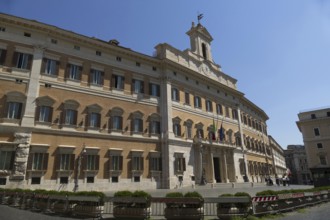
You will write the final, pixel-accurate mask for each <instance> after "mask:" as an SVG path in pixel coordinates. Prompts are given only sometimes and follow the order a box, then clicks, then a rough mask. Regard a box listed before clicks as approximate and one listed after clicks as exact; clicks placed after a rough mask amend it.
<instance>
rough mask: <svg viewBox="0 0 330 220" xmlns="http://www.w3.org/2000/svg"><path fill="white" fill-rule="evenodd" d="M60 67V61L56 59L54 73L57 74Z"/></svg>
mask: <svg viewBox="0 0 330 220" xmlns="http://www.w3.org/2000/svg"><path fill="white" fill-rule="evenodd" d="M59 69H60V61H56V68H55V74H56V75H58V71H59Z"/></svg>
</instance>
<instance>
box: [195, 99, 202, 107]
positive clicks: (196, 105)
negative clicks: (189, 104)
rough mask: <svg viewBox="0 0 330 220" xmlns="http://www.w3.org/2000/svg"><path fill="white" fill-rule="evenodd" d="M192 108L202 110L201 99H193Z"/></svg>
mask: <svg viewBox="0 0 330 220" xmlns="http://www.w3.org/2000/svg"><path fill="white" fill-rule="evenodd" d="M194 106H195V108H202V103H201V97H199V96H195V97H194Z"/></svg>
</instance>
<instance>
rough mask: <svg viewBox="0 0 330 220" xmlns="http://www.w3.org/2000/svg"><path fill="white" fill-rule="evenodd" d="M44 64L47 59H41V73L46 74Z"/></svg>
mask: <svg viewBox="0 0 330 220" xmlns="http://www.w3.org/2000/svg"><path fill="white" fill-rule="evenodd" d="M46 63H47V58H42V63H41V72H42V73H44V72H46Z"/></svg>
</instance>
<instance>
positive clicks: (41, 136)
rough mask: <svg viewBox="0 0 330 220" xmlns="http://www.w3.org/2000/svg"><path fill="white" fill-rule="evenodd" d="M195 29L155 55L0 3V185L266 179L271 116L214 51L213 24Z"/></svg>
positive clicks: (84, 186)
mask: <svg viewBox="0 0 330 220" xmlns="http://www.w3.org/2000/svg"><path fill="white" fill-rule="evenodd" d="M187 35H188V36H189V38H190V45H191V47H190V48H189V49H187V50H184V51H180V50H178V49H176V48H174V47H172V46H171V45H169V44H166V43H163V44H158V45H157V46H156V47H155V50H156V52H155V55H154V56H148V55H145V54H141V53H138V52H135V51H133V50H131V49H129V48H126V47H124V46H121V45H120V43H119V42H118V41H117V40H110V41H103V40H100V39H96V38H90V37H86V36H82V35H80V34H76V33H73V32H71V31H67V30H63V29H61V28H58V27H54V26H51V25H47V24H43V23H40V22H37V21H32V20H27V19H23V18H18V17H14V16H10V15H6V14H0V187H8V188H14V187H21V188H29V189H39V188H46V189H53V190H102V191H109V190H122V189H131V188H134V189H151V188H155V189H156V188H176V187H180V186H191V185H192V184H200V183H228V182H244V181H251V182H262V181H263V179H264V177H265V176H266V175H270V174H271V173H272V169H271V165H272V164H273V163H272V155H271V149H270V145H269V139H268V135H267V125H266V121H267V120H268V116H267V115H266V113H265V112H264V111H263V110H262V109H260V108H259V107H258V106H257V105H255V104H254V103H252V102H251V101H249V100H248V99H247V98H246V97H245V96H244V94H243V93H242V92H240V91H239V90H238V89H237V86H236V82H237V80H236V79H234V78H232V77H231V76H229V75H227V74H225V73H224V72H223V71H222V70H221V67H220V65H218V64H216V63H215V62H214V61H213V58H212V52H211V41H212V40H213V39H212V36H211V35H210V33H209V32H208V31H207V29H206V28H205V27H204V26H202V25H201V24H200V23H198V24H197V25H195V24H194V23H193V24H192V26H191V28H190V30H189V31H188V32H187Z"/></svg>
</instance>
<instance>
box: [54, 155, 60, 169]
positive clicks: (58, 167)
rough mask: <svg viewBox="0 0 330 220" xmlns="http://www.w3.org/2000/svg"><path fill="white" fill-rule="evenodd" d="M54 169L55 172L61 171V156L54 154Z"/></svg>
mask: <svg viewBox="0 0 330 220" xmlns="http://www.w3.org/2000/svg"><path fill="white" fill-rule="evenodd" d="M55 169H56V170H60V169H61V154H56V156H55Z"/></svg>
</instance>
